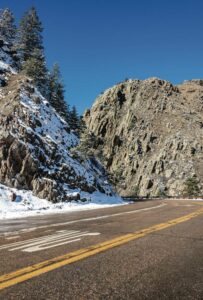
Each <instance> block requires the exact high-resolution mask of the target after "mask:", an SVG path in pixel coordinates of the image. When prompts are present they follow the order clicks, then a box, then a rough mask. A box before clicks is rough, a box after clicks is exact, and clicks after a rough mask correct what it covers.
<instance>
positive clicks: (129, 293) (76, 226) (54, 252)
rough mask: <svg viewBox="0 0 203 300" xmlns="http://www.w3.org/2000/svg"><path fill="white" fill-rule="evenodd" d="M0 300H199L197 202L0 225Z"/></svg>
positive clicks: (202, 240)
mask: <svg viewBox="0 0 203 300" xmlns="http://www.w3.org/2000/svg"><path fill="white" fill-rule="evenodd" d="M0 299H2V300H5V299H6V300H7V299H15V300H16V299H18V300H19V299H38V300H39V299H54V300H55V299H68V300H69V299H71V300H72V299H77V300H78V299H88V300H89V299H153V300H154V299H181V300H182V299H195V300H196V299H201V300H202V299H203V202H196V201H182V200H151V201H150V200H149V201H143V202H137V203H135V204H129V205H124V206H117V207H111V208H104V209H99V210H91V211H83V212H75V213H71V214H68V213H64V214H54V215H49V216H43V217H42V216H38V217H33V218H31V217H30V218H25V219H20V220H10V221H1V224H0Z"/></svg>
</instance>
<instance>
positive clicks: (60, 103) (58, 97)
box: [48, 64, 69, 122]
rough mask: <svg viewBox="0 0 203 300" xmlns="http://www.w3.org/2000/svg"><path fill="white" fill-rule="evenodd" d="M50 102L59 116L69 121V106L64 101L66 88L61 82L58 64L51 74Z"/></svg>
mask: <svg viewBox="0 0 203 300" xmlns="http://www.w3.org/2000/svg"><path fill="white" fill-rule="evenodd" d="M48 91H49V101H50V103H51V105H52V106H53V107H54V108H55V110H56V111H57V112H58V114H59V115H60V116H61V117H62V118H63V119H64V120H65V121H67V122H68V121H69V106H68V104H67V103H66V101H65V99H64V86H63V83H62V80H61V73H60V69H59V65H58V64H54V66H53V69H52V70H51V72H50V74H49V87H48Z"/></svg>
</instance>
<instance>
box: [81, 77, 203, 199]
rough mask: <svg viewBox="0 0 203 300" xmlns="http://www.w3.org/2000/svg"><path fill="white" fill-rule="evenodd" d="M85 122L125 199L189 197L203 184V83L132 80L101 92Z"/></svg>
mask: <svg viewBox="0 0 203 300" xmlns="http://www.w3.org/2000/svg"><path fill="white" fill-rule="evenodd" d="M84 120H85V122H86V124H87V126H88V128H89V129H90V131H92V132H93V133H94V134H95V136H96V137H97V144H98V145H99V147H100V149H101V152H102V156H101V157H104V159H102V160H103V164H104V165H105V166H106V168H107V169H108V171H109V173H110V175H111V177H112V178H113V180H114V182H115V184H116V188H117V190H118V192H120V193H121V194H122V195H124V196H130V195H134V194H137V193H138V194H139V195H142V196H147V195H151V196H157V195H164V194H165V195H170V196H178V195H183V194H184V190H185V182H186V181H187V180H188V179H189V178H192V177H194V178H195V180H196V182H197V183H198V185H199V188H200V189H202V186H203V81H201V80H191V81H186V82H184V83H183V84H182V85H179V86H174V85H172V84H171V83H170V82H168V81H164V80H160V79H158V78H150V79H147V80H128V81H126V82H123V83H120V84H118V85H116V86H114V87H112V88H110V89H108V90H106V91H105V92H104V93H103V94H101V95H100V96H99V97H98V98H97V99H96V102H95V103H94V105H93V106H92V108H91V110H87V111H86V113H85V115H84Z"/></svg>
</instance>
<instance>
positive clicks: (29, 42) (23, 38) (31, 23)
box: [18, 7, 44, 62]
mask: <svg viewBox="0 0 203 300" xmlns="http://www.w3.org/2000/svg"><path fill="white" fill-rule="evenodd" d="M42 31H43V27H42V23H41V22H40V20H39V17H38V15H37V12H36V9H35V8H34V7H32V8H31V9H30V10H29V11H28V12H26V13H25V15H24V16H23V18H22V19H21V21H20V25H19V30H18V48H19V51H20V53H21V59H22V62H25V61H26V60H28V59H30V58H31V57H33V51H35V50H36V49H38V50H39V52H42V53H43V50H44V47H43V39H42Z"/></svg>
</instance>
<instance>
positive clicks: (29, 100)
mask: <svg viewBox="0 0 203 300" xmlns="http://www.w3.org/2000/svg"><path fill="white" fill-rule="evenodd" d="M0 71H1V87H0V106H1V110H0V183H1V184H3V185H6V186H7V187H11V188H16V189H18V190H22V189H23V190H27V191H31V192H32V193H33V194H34V195H35V196H37V197H39V198H44V199H47V200H50V201H52V202H59V201H66V200H67V201H71V200H76V199H77V200H79V199H83V198H85V199H86V198H87V199H89V198H91V199H94V192H96V193H97V196H98V193H100V194H101V198H102V197H103V196H102V194H103V195H106V197H107V196H111V195H113V191H112V188H111V186H110V185H109V184H108V181H107V178H106V174H105V171H104V169H103V168H102V166H101V165H100V164H99V163H98V162H97V160H96V159H94V158H91V159H87V158H84V157H83V156H82V155H81V154H80V153H77V154H74V157H73V155H72V154H71V152H70V149H71V148H72V147H75V146H76V145H77V144H78V142H79V140H78V137H77V136H76V135H75V134H74V132H73V131H71V130H70V127H69V125H68V123H66V122H65V121H64V120H63V119H62V118H61V117H60V116H59V115H58V114H57V113H56V111H55V110H54V108H53V107H52V106H51V105H50V103H49V102H48V101H47V100H46V99H45V98H44V97H43V96H42V95H41V93H40V92H39V90H38V89H37V88H36V86H35V85H34V84H33V80H32V79H30V78H28V77H26V76H24V75H22V74H21V73H18V72H17V71H16V69H15V68H13V63H12V58H11V55H10V53H9V48H8V47H7V45H6V44H5V45H4V46H2V47H1V52H0ZM88 195H89V196H88ZM0 196H1V193H0ZM107 198H108V197H107Z"/></svg>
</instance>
